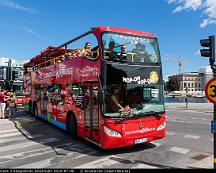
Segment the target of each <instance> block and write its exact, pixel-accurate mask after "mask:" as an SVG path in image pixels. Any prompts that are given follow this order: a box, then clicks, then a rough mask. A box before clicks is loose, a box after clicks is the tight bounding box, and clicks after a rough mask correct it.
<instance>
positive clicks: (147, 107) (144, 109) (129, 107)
mask: <svg viewBox="0 0 216 173" xmlns="http://www.w3.org/2000/svg"><path fill="white" fill-rule="evenodd" d="M162 91H163V87H162V85H160V84H157V85H155V84H153V85H138V84H126V85H112V86H107V91H106V92H105V107H106V109H105V116H108V117H120V116H124V113H126V114H129V113H130V114H131V116H133V117H143V116H150V115H154V114H155V113H156V114H157V113H163V112H164V103H163V95H162V93H163V92H162ZM113 98H115V100H116V101H114V99H113Z"/></svg>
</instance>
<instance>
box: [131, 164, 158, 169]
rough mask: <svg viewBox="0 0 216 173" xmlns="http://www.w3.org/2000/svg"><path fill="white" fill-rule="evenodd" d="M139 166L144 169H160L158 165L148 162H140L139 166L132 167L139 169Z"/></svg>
mask: <svg viewBox="0 0 216 173" xmlns="http://www.w3.org/2000/svg"><path fill="white" fill-rule="evenodd" d="M138 168H142V169H159V168H158V167H155V166H151V165H147V164H143V163H142V164H138V165H137V166H134V167H131V169H138Z"/></svg>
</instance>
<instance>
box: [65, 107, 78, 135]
mask: <svg viewBox="0 0 216 173" xmlns="http://www.w3.org/2000/svg"><path fill="white" fill-rule="evenodd" d="M66 129H67V133H68V134H69V135H70V136H71V137H72V138H73V139H77V137H78V136H77V119H76V116H75V114H74V113H73V112H72V111H69V112H68V113H67V116H66Z"/></svg>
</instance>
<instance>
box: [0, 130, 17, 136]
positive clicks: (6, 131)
mask: <svg viewBox="0 0 216 173" xmlns="http://www.w3.org/2000/svg"><path fill="white" fill-rule="evenodd" d="M15 131H17V129H11V130H1V131H0V136H1V134H2V133H10V132H15Z"/></svg>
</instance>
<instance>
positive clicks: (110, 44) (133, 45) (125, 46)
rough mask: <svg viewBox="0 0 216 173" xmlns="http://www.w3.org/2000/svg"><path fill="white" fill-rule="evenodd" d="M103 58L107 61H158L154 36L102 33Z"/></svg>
mask: <svg viewBox="0 0 216 173" xmlns="http://www.w3.org/2000/svg"><path fill="white" fill-rule="evenodd" d="M102 42H103V48H104V50H103V52H104V59H105V60H107V61H120V62H135V63H142V62H147V63H153V64H155V63H160V56H159V49H158V45H157V40H156V39H155V38H149V37H143V36H142V37H141V36H134V35H126V34H119V33H104V34H103V36H102Z"/></svg>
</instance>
